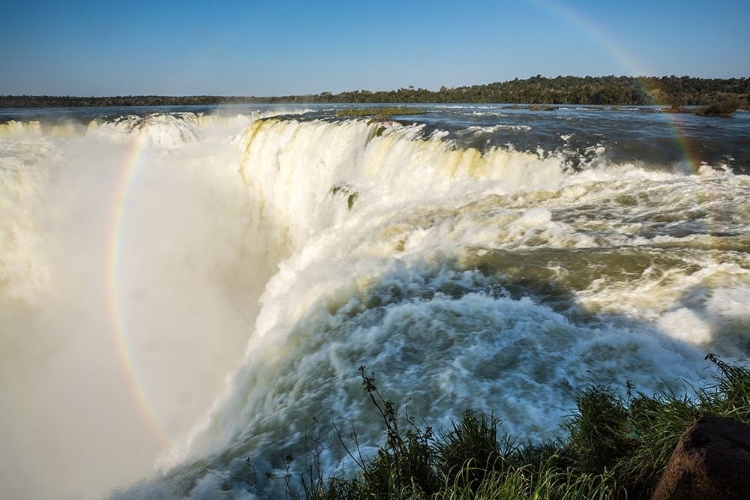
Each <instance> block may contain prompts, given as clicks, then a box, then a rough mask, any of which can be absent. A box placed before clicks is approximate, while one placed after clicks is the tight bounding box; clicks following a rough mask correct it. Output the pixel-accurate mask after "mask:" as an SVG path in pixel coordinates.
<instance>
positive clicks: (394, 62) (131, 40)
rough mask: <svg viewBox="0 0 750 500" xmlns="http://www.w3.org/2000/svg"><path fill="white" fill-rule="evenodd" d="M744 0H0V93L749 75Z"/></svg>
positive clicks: (245, 90)
mask: <svg viewBox="0 0 750 500" xmlns="http://www.w3.org/2000/svg"><path fill="white" fill-rule="evenodd" d="M748 19H750V2H748V1H747V0H714V1H712V2H708V1H693V0H683V1H676V0H666V1H660V0H648V1H643V0H631V1H629V2H610V1H590V0H570V1H568V0H564V1H561V0H515V1H503V0H496V1H485V0H466V1H463V2H459V1H443V0H431V1H422V0H419V1H407V0H400V1H392V0H378V1H369V2H363V1H361V0H357V1H326V0H318V1H301V0H299V1H291V0H265V1H252V0H246V1H215V2H197V1H193V2H191V1H161V2H160V1H158V0H153V1H148V2H147V1H141V0H130V1H127V2H125V1H121V0H109V1H93V0H89V1H69V2H66V1H60V0H57V1H36V0H6V1H4V2H1V3H0V47H1V48H0V95H5V94H49V95H81V96H89V95H94V96H102V95H140V94H159V95H193V94H217V95H258V96H262V95H285V94H305V93H318V92H323V91H332V92H338V91H343V90H356V89H369V90H388V89H396V88H400V87H408V86H410V85H412V86H414V87H424V88H428V89H437V88H439V87H440V86H442V85H445V86H447V87H455V86H460V85H472V84H481V83H490V82H495V81H504V80H511V79H513V78H527V77H529V76H533V75H536V74H541V75H544V76H557V75H576V76H585V75H592V76H599V75H609V74H615V75H641V74H643V75H655V76H662V75H673V74H674V75H678V76H682V75H690V76H700V77H718V78H723V77H732V76H737V77H740V76H745V77H748V76H750V29H749V28H748V26H749V25H748Z"/></svg>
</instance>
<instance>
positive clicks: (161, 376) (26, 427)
mask: <svg viewBox="0 0 750 500" xmlns="http://www.w3.org/2000/svg"><path fill="white" fill-rule="evenodd" d="M274 113H278V114H281V113H287V112H286V111H283V112H278V111H276V112H267V113H266V114H265V115H260V114H253V115H238V116H232V117H230V116H226V115H223V116H218V115H217V116H211V115H202V114H192V113H183V114H156V115H150V116H147V117H145V118H143V117H135V116H126V117H122V118H118V119H108V120H96V121H93V122H91V123H89V124H87V125H76V124H72V123H68V124H56V125H54V126H52V125H45V124H44V123H39V122H24V123H18V122H12V123H10V124H8V125H4V126H0V127H3V128H0V152H1V153H2V154H1V155H0V224H1V225H0V320H2V324H3V328H2V331H1V332H0V336H1V337H0V342H2V346H3V350H2V351H1V352H0V370H1V371H2V384H3V391H2V395H1V396H0V397H1V398H2V400H1V401H2V408H3V410H4V411H3V413H2V417H0V418H2V429H3V431H2V433H3V434H2V441H3V443H4V444H5V446H4V447H3V452H2V454H0V460H2V462H1V463H0V471H1V472H0V480H2V483H0V484H2V485H3V487H2V490H3V491H7V492H9V494H10V495H13V496H14V497H15V496H20V497H65V496H66V495H67V496H69V497H70V498H80V497H83V496H92V495H93V496H96V495H101V494H103V493H105V492H106V491H107V490H109V489H110V488H112V487H114V486H117V485H123V484H125V483H129V482H133V481H135V480H136V479H138V478H142V477H146V476H149V477H148V478H147V479H146V480H145V481H143V482H140V483H138V484H136V485H132V486H129V487H127V488H126V489H124V490H121V491H119V492H118V493H115V496H117V497H122V498H133V497H135V498H174V497H190V498H224V497H226V498H235V497H238V498H242V497H252V496H253V495H254V494H255V493H257V490H256V489H254V488H255V487H250V486H248V483H247V482H248V481H251V480H252V481H254V480H255V479H256V478H255V477H250V476H251V471H249V470H248V468H247V462H246V459H248V458H249V459H251V460H252V463H253V464H254V470H255V471H256V472H257V473H258V475H259V476H262V475H263V473H264V472H266V471H271V470H279V469H281V468H283V466H284V463H283V458H282V457H284V456H285V455H286V454H291V455H293V456H295V457H298V456H302V455H304V452H305V439H304V438H305V435H306V434H309V432H311V429H314V427H315V423H314V422H313V420H312V419H313V417H315V418H317V420H318V421H319V422H321V423H322V425H324V426H330V425H331V424H332V423H337V422H338V423H339V424H340V423H341V420H339V419H343V418H346V419H350V420H351V422H352V423H353V424H354V425H355V426H356V428H357V432H358V434H359V435H360V436H361V440H362V443H363V444H364V445H363V448H364V451H365V452H367V451H368V450H371V449H372V446H373V445H374V444H377V442H379V441H380V435H381V429H380V425H379V423H378V422H377V419H376V415H375V413H374V412H373V411H372V409H371V408H370V406H369V405H368V403H367V400H366V395H365V394H364V392H363V391H362V389H361V379H360V378H359V377H360V375H359V373H358V371H357V369H358V367H359V366H361V365H364V366H366V367H367V369H368V372H369V371H373V372H375V374H376V377H377V384H378V386H379V387H380V389H381V390H382V391H383V392H384V393H385V394H386V396H388V397H392V398H393V399H395V400H397V401H401V402H405V401H406V400H407V398H408V405H409V411H410V413H411V414H413V415H418V416H419V417H424V418H425V420H426V421H428V422H429V423H430V424H431V425H433V426H435V427H440V426H441V425H442V426H446V425H449V423H450V419H451V418H455V417H456V416H457V415H460V413H462V412H463V410H465V409H466V408H472V409H474V410H480V411H486V412H491V411H494V413H495V414H496V415H498V416H500V417H501V418H502V419H503V421H504V423H503V426H502V430H503V431H505V432H509V433H511V434H514V435H518V436H519V437H520V438H521V439H531V440H539V439H544V438H547V437H549V436H550V435H551V434H552V433H554V432H556V431H557V429H558V425H559V423H560V422H561V421H562V419H563V418H564V417H565V415H567V414H569V412H570V410H571V406H572V403H573V400H572V397H573V396H574V394H575V391H576V390H579V389H582V388H585V387H586V385H587V384H589V383H613V384H616V385H624V384H625V382H626V381H628V380H629V381H632V382H633V383H634V384H635V386H636V387H637V388H639V389H640V390H643V391H644V392H652V391H656V390H661V389H665V388H672V389H674V390H682V389H683V388H684V382H685V381H687V382H695V381H697V380H699V379H700V378H702V377H708V376H709V375H710V374H709V372H708V371H707V370H706V362H705V361H704V360H703V357H704V355H705V354H706V353H707V352H718V353H720V354H722V355H724V356H728V357H739V356H741V355H743V354H745V353H747V351H748V345H750V339H749V338H748V336H747V335H748V334H747V331H748V328H747V327H748V325H749V324H750V314H748V312H747V308H746V307H745V306H744V304H746V302H747V300H748V298H750V272H749V271H748V270H749V269H750V259H748V254H747V249H748V248H750V247H749V246H748V244H749V243H750V240H748V237H747V230H748V221H750V217H749V215H750V201H748V200H747V197H746V196H744V194H743V193H745V192H746V190H747V189H748V187H750V181H749V180H748V178H747V177H746V176H742V175H735V174H733V173H731V172H729V171H726V170H723V169H721V168H711V167H709V166H704V167H703V168H702V169H701V171H700V172H698V173H696V174H692V175H687V174H684V173H679V172H677V171H674V170H673V169H668V168H662V169H658V168H645V167H644V166H643V164H636V163H632V164H631V163H611V162H608V161H606V160H605V159H598V158H599V156H597V155H600V154H601V151H600V152H596V153H591V154H590V155H589V157H587V159H586V163H585V168H579V169H575V170H574V169H571V168H569V165H568V164H567V163H566V161H565V158H564V156H563V155H561V154H557V153H555V152H550V151H543V150H540V151H538V152H522V151H517V150H515V149H514V148H513V147H508V146H505V147H489V148H487V149H484V150H482V151H480V150H477V149H473V148H470V147H462V146H457V145H456V143H454V142H452V140H451V138H450V136H449V135H448V134H447V133H445V132H442V131H441V130H435V131H432V132H428V131H426V129H425V128H424V126H423V125H417V124H413V125H408V124H399V123H396V122H388V123H369V122H368V121H366V120H334V119H324V120H320V119H317V120H314V119H309V118H308V119H295V118H293V117H291V116H285V117H282V118H272V117H271V118H269V117H268V116H270V115H272V114H274ZM261 118H262V119H261ZM524 127H528V126H527V125H524V126H516V125H508V126H505V125H503V126H497V127H495V128H493V127H489V128H488V127H484V128H482V127H467V128H464V129H462V131H460V134H469V135H471V134H474V135H475V136H477V137H480V136H481V135H482V134H492V133H495V132H498V131H501V130H511V131H512V132H514V133H524V132H526V131H527V129H526V128H524ZM563 132H565V131H563ZM460 134H459V135H460ZM601 149H604V148H601ZM136 153H137V154H136ZM591 155H593V156H591ZM592 157H593V158H594V159H593V160H591V158H592ZM130 167H134V168H132V170H128V169H129V168H130ZM716 167H719V166H718V165H717V166H716ZM128 171H131V172H132V175H129V176H127V175H125V173H126V172H128ZM124 179H127V183H125V182H124ZM124 186H126V187H127V189H124ZM121 193H125V194H124V195H121ZM120 211H121V212H122V218H121V219H118V214H119V213H120ZM120 220H121V223H117V221H120ZM116 230H117V231H118V236H117V239H116V240H115V239H114V236H113V235H114V232H115V231H116ZM114 241H116V242H117V248H118V253H117V259H116V264H117V267H118V270H119V271H118V278H117V279H116V280H113V279H112V272H113V269H112V263H113V254H112V248H113V242H114ZM113 284H114V288H116V289H114V290H113V289H112V288H113ZM113 304H114V307H116V308H117V310H119V311H120V314H121V315H122V321H121V322H120V321H118V319H117V317H116V316H115V315H113V313H112V310H113ZM120 324H121V325H122V328H123V330H122V331H123V332H124V335H123V337H122V338H123V339H124V342H125V343H126V345H127V347H128V349H129V351H128V352H129V354H130V362H129V363H128V364H127V365H128V366H125V365H124V364H123V361H122V360H123V355H124V354H123V352H124V351H123V347H122V345H121V343H120V342H121V340H120V337H119V333H118V331H119V330H118V328H119V327H120ZM139 398H142V401H144V402H145V403H144V405H145V407H148V409H149V411H145V410H144V407H139V403H138V399H139ZM149 413H150V414H151V415H149ZM157 458H158V459H159V460H158V471H159V472H158V473H156V475H154V476H150V475H149V471H150V470H151V469H152V467H153V464H154V461H155V460H156V459H157ZM322 458H323V461H324V466H325V467H326V468H327V469H329V470H330V469H332V468H334V467H337V466H339V464H340V462H341V460H342V459H344V453H343V451H342V450H340V449H338V448H337V447H336V446H333V447H331V448H330V449H328V450H327V451H326V452H325V453H324V454H323V456H322ZM348 465H349V464H347V462H346V461H345V460H344V461H343V462H341V465H340V466H341V467H344V468H346V467H347V466H348ZM297 466H298V465H297V464H296V463H295V464H293V467H297ZM257 479H259V480H260V478H257ZM252 481H251V482H252ZM257 487H260V488H266V489H269V491H272V488H273V485H265V484H264V483H263V482H262V481H260V482H259V483H258V485H257Z"/></svg>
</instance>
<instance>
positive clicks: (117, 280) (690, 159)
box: [107, 0, 701, 447]
mask: <svg viewBox="0 0 750 500" xmlns="http://www.w3.org/2000/svg"><path fill="white" fill-rule="evenodd" d="M528 2H529V3H530V4H535V5H537V6H539V7H540V8H542V9H543V10H545V11H547V12H549V13H551V14H552V15H553V16H555V17H557V18H559V19H561V20H563V21H564V22H566V23H568V24H569V25H571V26H573V27H574V28H575V29H576V30H578V31H580V32H582V33H584V34H586V35H587V36H589V37H590V38H591V39H592V40H594V42H595V43H597V44H599V45H600V46H602V47H603V48H604V49H606V50H607V51H608V52H609V53H611V54H612V55H613V56H614V57H615V58H616V60H617V61H618V62H619V63H620V64H621V65H622V66H623V68H625V69H626V70H627V71H628V72H629V73H631V74H633V75H642V74H644V72H643V71H642V69H641V68H640V67H639V65H638V64H637V63H636V60H635V59H634V58H633V57H632V56H631V55H630V54H629V53H628V52H627V51H626V50H624V49H623V48H621V47H620V46H619V45H618V44H617V43H616V42H615V40H613V39H612V38H611V37H610V36H608V35H607V34H606V33H605V32H604V30H602V29H600V28H599V27H598V26H596V25H595V24H594V23H593V22H591V21H590V20H589V19H587V18H586V17H585V16H584V15H582V14H581V13H579V12H577V11H575V10H574V9H573V8H572V7H570V6H568V5H565V4H563V3H562V2H559V1H553V0H528ZM638 81H639V82H640V83H641V85H642V86H643V90H644V91H646V92H647V93H649V94H650V93H652V92H653V91H654V90H656V89H654V88H649V85H648V83H647V82H646V81H645V80H643V79H639V80H638ZM662 116H663V117H664V120H665V124H666V125H667V126H668V127H670V128H671V130H672V132H673V135H674V138H675V140H676V141H677V143H678V145H679V146H680V149H681V151H682V152H683V156H684V162H683V163H682V165H681V168H682V169H683V171H684V173H697V172H698V170H699V168H700V166H701V163H700V161H699V160H698V158H699V155H698V154H697V151H696V149H695V147H694V145H693V144H692V143H691V142H690V141H689V139H688V137H687V135H686V134H685V133H684V131H683V129H682V126H681V124H680V122H679V120H678V118H677V117H676V116H674V115H671V114H668V113H664V114H662ZM147 144H148V140H147V138H146V135H145V134H140V133H136V134H134V139H133V141H132V143H131V144H130V146H129V150H128V154H127V156H126V160H125V161H124V162H123V165H122V168H121V171H120V176H119V179H118V182H117V189H116V193H115V196H114V200H113V203H114V205H113V209H112V222H111V228H112V230H111V233H110V236H109V241H108V258H107V276H108V279H107V281H108V284H107V286H108V289H109V294H110V300H109V307H110V315H111V318H112V324H113V330H114V336H115V344H116V347H117V351H118V356H119V362H120V365H121V369H122V371H123V373H124V374H125V376H126V378H127V380H129V384H128V387H129V392H130V393H131V395H132V397H133V400H134V401H135V403H136V406H137V408H138V412H139V413H140V415H141V417H142V419H143V421H144V422H145V423H146V425H147V427H148V429H149V433H150V434H151V435H152V437H153V438H154V439H155V441H156V442H157V443H158V444H159V445H160V446H162V447H168V446H170V445H172V444H173V441H172V439H170V438H169V437H168V435H167V433H166V432H165V431H164V429H163V428H162V426H161V425H160V423H159V421H158V419H157V417H156V416H155V415H154V412H153V410H152V408H151V406H150V405H149V402H148V398H147V396H146V393H145V391H144V387H145V386H146V383H145V381H144V380H142V378H141V377H139V375H138V370H137V363H136V362H135V356H134V354H133V350H132V348H131V345H130V343H129V341H128V324H127V318H126V316H125V314H124V313H123V306H122V303H123V301H122V300H121V296H120V293H121V290H122V288H123V287H122V286H121V285H122V279H123V276H122V269H121V262H122V258H123V255H122V254H123V240H124V238H125V232H126V231H125V226H126V213H125V206H126V204H127V201H128V196H129V192H130V189H131V185H132V184H133V182H134V179H135V178H136V176H137V172H138V167H139V166H140V163H141V157H142V153H143V151H144V149H145V148H146V146H147Z"/></svg>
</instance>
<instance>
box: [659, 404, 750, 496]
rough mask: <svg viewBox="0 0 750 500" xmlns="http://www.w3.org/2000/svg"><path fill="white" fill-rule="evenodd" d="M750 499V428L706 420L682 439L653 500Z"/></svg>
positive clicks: (725, 421) (737, 423)
mask: <svg viewBox="0 0 750 500" xmlns="http://www.w3.org/2000/svg"><path fill="white" fill-rule="evenodd" d="M748 498H750V425H746V424H742V423H740V422H736V421H734V420H729V419H726V418H719V417H703V418H701V419H700V420H698V421H697V422H696V423H695V424H693V425H692V426H691V427H690V428H689V429H688V430H686V431H685V433H684V434H683V435H682V437H681V438H680V441H679V442H678V443H677V447H676V448H675V450H674V452H672V456H671V457H670V459H669V462H668V463H667V467H666V469H664V474H662V477H661V480H660V481H659V484H658V485H657V486H656V490H655V491H654V494H653V496H652V497H651V500H699V499H700V500H704V499H711V500H729V499H732V500H734V499H743V500H744V499H748Z"/></svg>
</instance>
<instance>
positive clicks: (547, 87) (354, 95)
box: [0, 75, 750, 109]
mask: <svg viewBox="0 0 750 500" xmlns="http://www.w3.org/2000/svg"><path fill="white" fill-rule="evenodd" d="M748 95H750V78H744V77H743V78H723V79H722V78H693V77H689V76H682V77H677V76H674V75H673V76H663V77H651V76H647V77H638V78H635V77H629V76H619V77H618V76H598V77H592V76H586V77H577V76H558V77H555V78H546V77H543V76H541V75H537V76H534V77H531V78H527V79H525V80H519V79H518V78H516V79H515V80H512V81H506V82H496V83H489V84H486V85H472V86H468V87H456V88H446V87H441V88H440V90H438V91H430V90H427V89H422V88H420V89H415V88H414V87H407V88H401V89H398V90H390V91H378V92H371V91H369V90H356V91H352V92H341V93H338V94H334V93H331V92H322V93H320V94H308V95H297V96H293V95H289V96H277V97H237V96H185V97H167V96H124V97H123V96H120V97H70V96H64V97H59V96H0V107H4V108H12V107H18V108H21V107H51V106H60V107H75V106H166V105H170V106H180V105H216V104H257V103H345V102H349V103H448V102H453V103H519V104H537V105H543V104H595V105H610V106H612V105H652V104H659V105H672V106H673V107H679V106H706V105H709V104H711V103H714V102H720V101H724V100H728V99H737V100H738V101H739V102H740V104H741V106H743V107H747V106H748ZM675 104H677V105H676V106H675ZM541 109H544V108H543V107H542V108H541Z"/></svg>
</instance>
